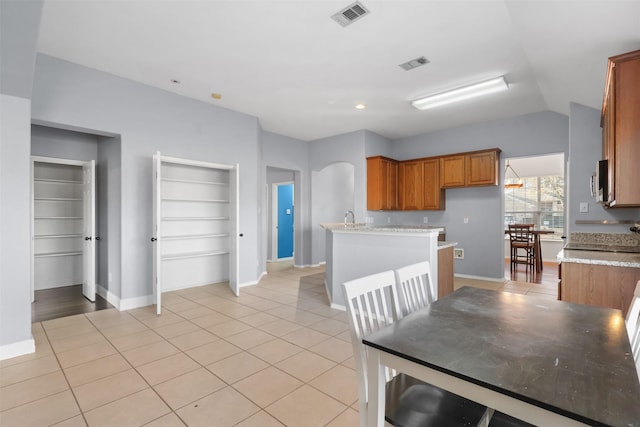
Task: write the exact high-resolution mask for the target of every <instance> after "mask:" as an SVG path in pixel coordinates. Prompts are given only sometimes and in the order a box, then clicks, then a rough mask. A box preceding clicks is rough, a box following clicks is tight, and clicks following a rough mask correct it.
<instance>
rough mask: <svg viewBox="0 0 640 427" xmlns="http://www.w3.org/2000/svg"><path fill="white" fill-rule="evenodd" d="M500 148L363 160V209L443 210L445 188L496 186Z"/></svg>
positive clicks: (378, 157) (498, 177) (377, 157)
mask: <svg viewBox="0 0 640 427" xmlns="http://www.w3.org/2000/svg"><path fill="white" fill-rule="evenodd" d="M500 151H501V150H500V149H499V148H492V149H489V150H480V151H472V152H469V153H458V154H451V155H447V156H439V157H425V158H420V159H410V160H404V161H401V162H398V161H396V160H393V159H390V158H388V157H383V156H376V157H368V158H367V209H368V210H371V211H379V210H395V209H400V210H421V211H422V210H425V211H426V210H443V209H444V208H445V194H444V189H445V188H455V187H473V186H481V185H498V181H499V179H500V174H499V163H500Z"/></svg>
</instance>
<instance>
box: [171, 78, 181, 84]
mask: <svg viewBox="0 0 640 427" xmlns="http://www.w3.org/2000/svg"><path fill="white" fill-rule="evenodd" d="M169 81H170V82H171V83H175V84H177V85H178V84H180V80H176V79H171V80H169Z"/></svg>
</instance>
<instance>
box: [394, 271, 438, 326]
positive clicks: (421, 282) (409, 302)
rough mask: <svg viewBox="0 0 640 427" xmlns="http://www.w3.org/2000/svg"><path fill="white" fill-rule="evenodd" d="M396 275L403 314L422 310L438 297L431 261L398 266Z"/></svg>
mask: <svg viewBox="0 0 640 427" xmlns="http://www.w3.org/2000/svg"><path fill="white" fill-rule="evenodd" d="M395 275H396V283H397V286H398V288H399V292H400V301H401V309H402V315H403V316H406V315H407V314H409V313H413V312H414V311H417V310H420V309H421V308H423V307H425V306H427V305H429V304H431V303H432V302H433V301H435V300H436V299H437V297H436V296H435V289H433V281H432V280H431V264H430V263H429V261H423V262H419V263H416V264H411V265H408V266H406V267H401V268H398V269H397V270H396V271H395Z"/></svg>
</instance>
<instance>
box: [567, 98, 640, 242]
mask: <svg viewBox="0 0 640 427" xmlns="http://www.w3.org/2000/svg"><path fill="white" fill-rule="evenodd" d="M570 112H571V116H570V119H569V126H570V139H569V171H568V179H567V181H568V185H567V188H568V195H567V201H568V203H567V210H568V215H567V216H568V218H569V220H568V222H567V224H568V233H570V232H572V231H581V232H588V233H596V232H606V233H628V232H629V227H630V226H631V225H629V224H626V225H603V224H601V225H596V224H586V225H582V224H576V223H575V222H576V220H592V221H593V220H614V221H615V220H638V219H640V209H638V208H613V209H606V208H604V207H603V206H602V205H599V204H597V203H595V200H594V199H593V198H592V197H591V193H590V190H589V178H590V177H591V175H592V174H593V173H594V172H595V170H596V162H597V161H598V160H602V129H601V128H600V110H596V109H593V108H590V107H585V106H584V105H580V104H576V103H571V105H570ZM639 167H640V166H639ZM639 185H640V184H639ZM580 202H588V203H589V212H587V213H581V212H580Z"/></svg>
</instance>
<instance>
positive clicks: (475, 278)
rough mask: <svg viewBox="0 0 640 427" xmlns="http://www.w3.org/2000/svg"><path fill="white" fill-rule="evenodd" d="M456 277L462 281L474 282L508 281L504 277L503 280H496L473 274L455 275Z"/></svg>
mask: <svg viewBox="0 0 640 427" xmlns="http://www.w3.org/2000/svg"><path fill="white" fill-rule="evenodd" d="M453 276H454V277H459V278H461V279H473V280H485V281H487V282H498V283H500V282H505V281H506V280H507V279H505V278H504V277H502V278H495V277H483V276H473V275H471V274H454V275H453Z"/></svg>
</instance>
